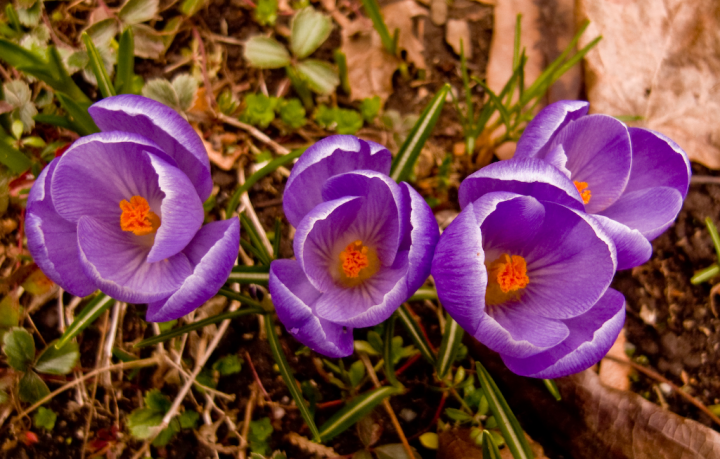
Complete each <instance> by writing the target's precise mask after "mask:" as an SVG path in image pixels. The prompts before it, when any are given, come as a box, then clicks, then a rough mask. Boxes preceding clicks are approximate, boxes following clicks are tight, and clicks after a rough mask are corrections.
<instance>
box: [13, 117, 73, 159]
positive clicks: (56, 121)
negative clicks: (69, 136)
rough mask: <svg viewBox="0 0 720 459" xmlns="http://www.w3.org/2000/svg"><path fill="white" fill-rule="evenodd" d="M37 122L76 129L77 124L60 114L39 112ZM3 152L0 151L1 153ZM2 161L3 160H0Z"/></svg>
mask: <svg viewBox="0 0 720 459" xmlns="http://www.w3.org/2000/svg"><path fill="white" fill-rule="evenodd" d="M34 119H35V122H36V123H45V124H50V125H52V126H57V127H61V128H65V129H69V130H71V131H74V130H75V128H76V126H75V125H73V122H72V121H70V120H69V119H68V118H66V117H64V116H60V115H45V114H43V113H40V114H37V115H35V117H34ZM1 154H2V153H0V155H1ZM0 162H1V161H0Z"/></svg>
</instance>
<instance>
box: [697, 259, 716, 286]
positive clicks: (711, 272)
mask: <svg viewBox="0 0 720 459" xmlns="http://www.w3.org/2000/svg"><path fill="white" fill-rule="evenodd" d="M718 274H720V266H718V264H717V263H713V264H711V265H710V266H708V267H707V268H704V269H701V270H699V271H695V275H694V276H693V277H692V278H691V279H690V283H691V284H693V285H698V284H702V283H703V282H707V281H709V280H710V279H712V278H713V277H715V276H717V275H718Z"/></svg>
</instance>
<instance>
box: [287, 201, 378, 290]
mask: <svg viewBox="0 0 720 459" xmlns="http://www.w3.org/2000/svg"><path fill="white" fill-rule="evenodd" d="M364 199H365V198H362V197H357V196H350V197H345V198H340V199H334V200H332V201H328V202H324V203H322V204H320V205H318V206H317V207H315V208H314V209H312V211H311V212H310V213H309V214H307V215H306V216H305V218H303V219H302V221H301V222H300V225H299V226H298V228H297V231H296V232H295V240H294V243H293V248H294V251H295V257H296V258H297V261H298V262H299V263H300V266H301V267H302V269H303V271H305V274H306V275H307V277H308V278H309V280H310V283H311V284H312V285H313V286H314V287H315V288H316V289H318V290H320V291H321V292H324V291H327V290H328V289H330V288H332V287H333V286H334V285H335V281H334V279H333V277H332V275H331V274H330V272H331V270H332V269H337V267H336V264H337V263H338V256H339V252H338V251H337V247H338V246H340V247H343V245H347V244H349V243H350V242H352V241H353V240H356V239H357V237H356V235H355V236H354V235H352V234H349V235H348V234H347V229H348V228H349V227H350V225H351V224H352V223H353V222H354V221H355V218H356V216H357V213H358V211H359V210H360V207H361V206H362V203H363V201H364ZM353 237H355V238H354V239H353ZM338 241H339V242H338ZM336 252H337V253H336Z"/></svg>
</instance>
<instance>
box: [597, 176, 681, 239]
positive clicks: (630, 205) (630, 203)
mask: <svg viewBox="0 0 720 459" xmlns="http://www.w3.org/2000/svg"><path fill="white" fill-rule="evenodd" d="M682 204H683V197H682V195H681V194H680V193H679V192H678V190H676V189H674V188H669V187H655V188H645V189H642V190H637V191H631V192H629V193H625V194H623V196H622V197H621V198H620V199H618V200H617V201H616V202H615V204H613V205H612V206H611V207H609V208H607V209H605V210H604V211H603V212H601V213H600V215H602V216H605V217H608V218H610V219H612V220H615V221H617V222H620V223H622V224H623V225H625V226H627V227H629V228H631V229H635V230H638V231H640V233H641V234H642V235H643V236H645V237H646V238H647V239H648V240H649V241H652V240H653V239H655V238H656V237H658V236H659V235H660V234H662V233H663V231H665V230H666V229H668V228H669V227H670V225H672V224H673V222H674V221H675V217H677V214H678V213H679V212H680V209H681V208H682Z"/></svg>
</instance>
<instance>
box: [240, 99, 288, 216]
mask: <svg viewBox="0 0 720 459" xmlns="http://www.w3.org/2000/svg"><path fill="white" fill-rule="evenodd" d="M277 104H278V99H277V98H276V97H268V96H266V95H265V94H262V93H258V94H248V95H246V96H245V108H244V109H243V111H242V113H241V114H240V121H242V122H244V123H248V124H252V125H253V126H257V127H259V128H261V129H265V128H266V127H268V125H270V123H271V122H272V120H274V119H275V107H276V106H277ZM233 210H234V209H233Z"/></svg>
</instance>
